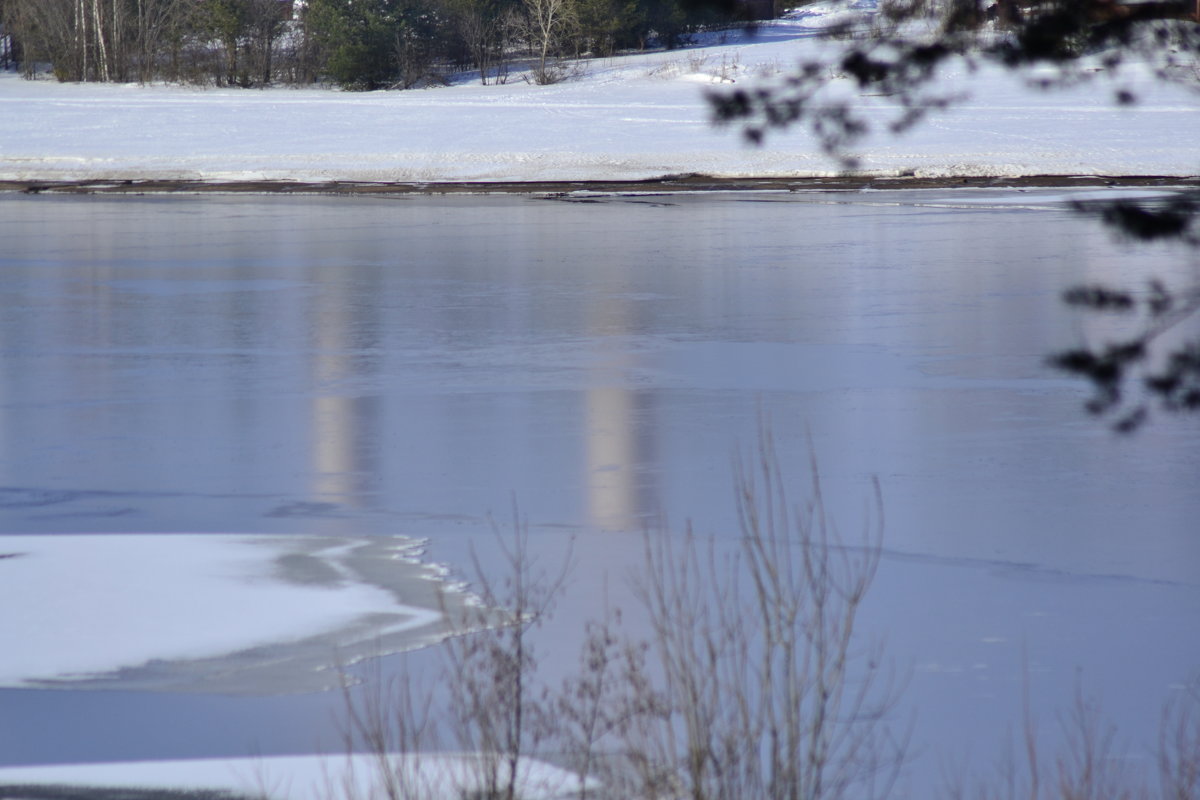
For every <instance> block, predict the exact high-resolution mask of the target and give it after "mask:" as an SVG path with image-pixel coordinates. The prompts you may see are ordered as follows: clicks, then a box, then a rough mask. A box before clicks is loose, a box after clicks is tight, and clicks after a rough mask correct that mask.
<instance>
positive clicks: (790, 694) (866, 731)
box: [626, 428, 905, 800]
mask: <svg viewBox="0 0 1200 800" xmlns="http://www.w3.org/2000/svg"><path fill="white" fill-rule="evenodd" d="M812 469H813V477H812V483H811V486H810V496H809V499H808V502H807V504H806V505H804V506H802V507H798V508H792V507H791V506H790V504H789V501H788V495H787V492H786V491H785V485H784V481H783V477H782V474H781V472H780V469H779V464H778V460H777V458H776V455H775V452H774V449H773V447H772V444H771V438H770V436H769V434H768V433H767V432H766V430H765V428H764V429H763V431H762V432H761V437H760V441H759V444H758V453H757V463H756V465H755V467H754V468H753V469H749V468H745V467H743V468H740V469H739V472H738V479H737V498H738V511H739V519H740V530H741V540H740V541H739V542H738V544H737V546H736V547H735V548H733V550H732V551H731V552H728V553H722V552H721V551H720V550H719V549H718V548H717V546H716V544H715V543H714V542H713V541H709V542H707V543H705V542H703V541H701V540H700V539H699V537H697V536H696V535H695V534H694V533H693V532H692V530H691V529H690V527H689V529H688V530H687V531H686V533H685V534H684V536H683V537H682V539H679V540H676V539H674V538H672V537H671V536H669V535H665V534H659V535H654V536H648V537H647V540H646V561H647V572H646V575H645V577H644V578H643V579H642V580H640V581H639V582H638V584H637V593H638V596H639V598H640V600H641V601H642V603H643V604H644V605H645V608H646V610H647V612H648V614H649V618H650V623H651V626H652V640H651V643H650V647H651V658H650V663H649V674H648V675H642V676H640V677H638V678H637V683H640V685H642V686H643V687H646V688H645V689H644V691H646V690H648V691H649V694H648V695H647V696H646V699H645V702H643V703H642V704H641V707H642V710H643V711H644V712H645V714H644V715H643V717H642V718H641V719H640V720H639V721H637V722H636V724H633V725H631V726H629V728H628V730H627V736H626V756H627V758H628V759H629V767H630V769H631V771H632V773H633V774H634V775H635V776H636V780H637V782H638V784H639V785H638V786H637V787H636V794H637V795H638V796H641V797H646V798H656V797H671V798H676V797H688V798H693V799H694V800H701V798H703V799H704V800H740V799H741V798H770V800H799V799H800V798H803V799H804V800H838V799H840V798H843V797H848V796H853V797H856V798H871V797H882V796H884V795H886V794H887V793H888V791H889V790H890V788H891V784H892V782H893V780H894V778H895V776H896V774H897V772H898V770H899V767H900V765H901V764H902V761H903V756H904V750H905V748H904V741H903V737H894V736H893V735H892V733H891V730H890V728H889V726H888V725H887V723H886V720H885V714H886V713H887V712H888V711H889V710H890V709H891V708H892V707H893V705H894V702H895V700H896V699H897V693H896V691H895V686H894V684H893V683H892V682H891V681H890V680H889V679H888V676H887V675H885V674H884V673H882V672H881V671H880V670H879V669H878V668H877V664H878V657H877V656H878V654H877V653H875V652H874V651H873V650H871V649H863V648H861V647H860V646H859V644H858V641H857V638H856V637H855V624H856V621H857V618H858V612H859V610H860V608H861V606H862V602H863V599H864V598H865V596H866V593H867V589H868V588H869V586H870V584H871V581H872V578H873V577H874V574H875V571H876V568H877V566H878V564H879V554H880V536H881V533H882V500H881V498H880V495H879V490H878V487H876V494H875V498H874V511H875V514H874V515H873V516H872V517H871V518H870V519H868V521H867V522H866V523H864V528H863V532H862V535H861V538H860V539H859V540H858V541H856V542H853V543H848V542H845V541H843V540H842V539H841V538H840V536H839V534H838V531H837V528H836V526H835V524H834V523H833V521H832V520H831V519H830V518H829V517H828V516H827V514H826V510H825V507H824V501H823V497H822V493H821V486H820V481H819V479H818V478H817V472H816V467H815V464H814V465H813V467H812Z"/></svg>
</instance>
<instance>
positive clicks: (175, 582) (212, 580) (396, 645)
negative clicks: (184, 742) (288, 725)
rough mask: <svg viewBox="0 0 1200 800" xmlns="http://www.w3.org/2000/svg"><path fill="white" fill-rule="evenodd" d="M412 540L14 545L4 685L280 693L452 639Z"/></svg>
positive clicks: (9, 546)
mask: <svg viewBox="0 0 1200 800" xmlns="http://www.w3.org/2000/svg"><path fill="white" fill-rule="evenodd" d="M421 547H422V543H421V542H420V541H419V540H415V539H410V538H407V537H362V538H342V537H303V536H238V535H106V536H100V535H94V536H88V535H80V536H0V553H4V554H9V553H12V554H17V553H19V554H21V557H20V558H6V559H2V560H0V603H3V605H4V607H5V608H7V609H10V611H9V612H8V613H6V614H4V615H3V616H0V642H4V643H5V647H4V649H5V658H4V660H3V662H2V663H0V686H15V687H43V688H44V687H61V688H105V689H110V688H121V689H157V690H172V691H214V692H224V693H248V694H273V693H282V692H294V691H312V690H319V689H324V688H330V687H333V686H336V685H337V684H338V670H337V667H338V666H339V665H340V664H348V663H353V662H354V661H358V660H361V659H362V658H366V657H369V656H373V655H382V654H386V653H391V652H398V651H401V650H406V649H412V648H415V647H420V646H422V645H425V644H429V643H432V642H435V641H438V640H440V639H441V638H444V637H445V636H446V635H447V626H446V625H445V616H444V613H443V608H445V609H446V610H449V611H453V610H455V609H457V608H460V607H461V605H462V603H463V602H465V600H466V595H465V594H464V593H463V592H462V591H461V590H459V589H457V588H456V587H453V586H450V585H448V584H447V583H446V582H445V580H444V570H442V569H440V568H439V567H437V566H435V565H431V564H427V563H423V562H422V561H421V560H420V555H421Z"/></svg>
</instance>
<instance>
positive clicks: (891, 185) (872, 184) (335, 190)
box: [0, 175, 1200, 196]
mask: <svg viewBox="0 0 1200 800" xmlns="http://www.w3.org/2000/svg"><path fill="white" fill-rule="evenodd" d="M1064 187H1069V188H1089V187H1105V188H1109V187H1111V188H1125V187H1131V188H1137V187H1193V188H1195V187H1200V177H1197V176H1185V177H1180V176H1169V175H1131V176H1112V177H1109V176H1099V175H1029V176H1025V177H1017V178H1010V177H993V178H987V177H961V178H918V177H912V176H909V177H872V176H843V177H832V178H714V177H710V176H707V175H668V176H665V177H662V178H650V179H647V180H637V181H588V180H580V181H446V182H402V181H397V182H366V181H327V182H306V181H278V180H269V181H268V180H263V181H200V180H183V179H181V180H140V179H138V180H134V179H130V180H86V181H33V180H30V181H0V192H20V193H23V194H118V195H120V194H132V195H144V194H297V195H357V196H386V195H445V194H531V195H532V194H536V195H547V194H549V195H555V194H570V193H572V192H589V193H598V194H640V193H655V192H712V191H721V192H733V191H747V192H754V191H757V192H766V191H786V192H835V191H859V190H862V189H875V190H898V189H954V188H966V189H984V188H988V189H991V188H995V189H1034V188H1064Z"/></svg>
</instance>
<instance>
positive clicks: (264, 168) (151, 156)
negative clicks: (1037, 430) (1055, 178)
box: [0, 4, 1197, 182]
mask: <svg viewBox="0 0 1200 800" xmlns="http://www.w3.org/2000/svg"><path fill="white" fill-rule="evenodd" d="M821 10H822V7H821V6H820V5H819V4H818V5H816V6H810V7H808V9H806V10H805V11H803V12H801V13H798V14H797V15H796V16H795V17H794V18H791V19H786V20H780V21H777V22H775V23H771V24H766V25H764V26H763V27H761V28H760V29H759V30H758V31H757V33H756V34H755V35H753V36H748V35H746V34H745V33H742V32H730V33H728V34H724V35H720V36H716V37H715V38H713V39H712V41H711V42H709V43H708V44H707V45H704V46H695V47H691V48H686V49H683V50H678V51H674V52H656V53H648V54H640V55H633V56H626V57H619V58H613V59H609V60H596V61H588V62H585V63H584V64H583V71H582V75H580V76H579V77H577V78H574V79H571V80H568V81H566V82H563V83H560V84H557V85H552V86H537V85H534V84H532V83H530V82H528V81H526V80H523V79H522V76H521V75H520V74H519V73H516V74H513V75H512V76H510V79H509V81H508V83H506V84H503V85H498V86H481V85H479V84H478V83H474V82H465V80H464V82H462V83H459V84H457V85H453V86H449V87H442V88H430V89H421V90H410V91H380V92H371V93H346V92H340V91H335V90H326V89H288V88H281V89H269V90H265V91H260V90H251V91H245V90H226V89H222V90H216V89H201V88H192V87H178V86H150V87H143V86H136V85H125V86H120V85H78V84H76V85H63V84H58V83H55V82H53V81H51V80H48V79H47V80H38V81H34V82H29V81H25V80H22V79H21V78H19V77H17V76H16V75H15V74H12V73H7V74H4V75H0V180H94V179H189V180H207V181H235V180H302V181H330V180H345V181H405V182H408V181H539V180H634V179H644V178H655V177H661V176H664V175H672V174H680V173H702V174H706V175H712V176H722V177H762V176H770V177H803V176H827V175H830V174H836V172H837V165H836V164H834V163H832V162H831V161H830V160H829V159H827V158H825V157H823V156H822V155H821V154H820V153H818V152H816V150H815V148H814V147H813V145H812V143H811V142H810V141H809V140H807V139H806V138H805V137H804V136H802V135H800V134H791V135H780V136H773V137H771V138H770V139H769V141H768V144H767V146H765V147H763V148H754V147H750V146H747V145H745V144H744V143H743V142H742V140H741V138H740V136H739V134H738V133H737V132H736V131H735V130H732V129H724V130H722V129H719V128H715V127H714V126H713V125H712V123H711V121H710V117H709V111H708V108H707V106H706V104H705V102H704V93H705V92H706V91H710V90H713V89H720V88H721V87H722V86H726V87H727V86H730V85H732V84H734V83H737V84H739V85H745V84H754V83H756V82H762V81H773V80H778V79H779V78H780V77H781V76H782V75H786V73H787V70H788V69H789V67H790V66H792V65H793V64H795V63H796V61H797V60H798V54H799V53H801V52H803V49H804V48H814V47H819V46H821V45H820V42H819V41H818V40H817V39H816V38H815V34H816V33H817V32H818V31H819V30H820V29H821V28H822V27H823V26H825V25H827V24H828V22H829V17H828V15H826V14H823V13H820V12H821ZM945 82H946V85H947V86H953V85H958V84H961V85H962V88H965V89H967V90H968V91H970V92H972V93H973V97H972V98H971V99H969V100H967V101H965V102H964V103H963V104H961V105H960V106H958V107H956V108H954V109H953V110H951V111H950V112H948V113H945V114H939V115H936V116H934V117H933V118H932V119H931V120H930V121H929V122H927V123H926V124H925V125H922V126H918V127H917V128H916V129H915V130H914V131H912V132H911V133H910V134H909V135H906V136H904V137H902V138H899V139H895V140H893V139H891V138H887V137H880V138H878V139H876V140H873V141H870V142H867V143H866V144H865V145H864V146H863V148H862V149H861V151H860V153H861V155H862V156H863V160H862V168H863V169H864V170H866V171H868V172H869V173H872V174H878V175H898V174H912V175H915V176H918V177H922V176H923V177H932V178H938V177H949V176H1023V175H1080V174H1085V175H1171V176H1180V175H1192V174H1194V173H1195V170H1196V161H1197V159H1196V150H1195V146H1194V143H1193V142H1192V136H1191V132H1192V130H1193V129H1194V123H1195V114H1196V96H1195V95H1194V94H1192V93H1190V92H1188V91H1187V90H1185V89H1182V88H1179V87H1172V88H1156V87H1154V86H1152V85H1147V84H1146V82H1145V81H1139V79H1138V76H1137V74H1136V70H1129V75H1128V78H1127V80H1125V81H1124V82H1123V83H1122V84H1120V85H1121V86H1126V87H1129V88H1132V89H1134V90H1136V91H1138V93H1139V95H1140V97H1141V103H1140V104H1139V105H1137V106H1136V107H1135V108H1133V109H1129V108H1117V107H1114V104H1113V102H1112V91H1113V88H1114V87H1113V85H1111V84H1109V83H1107V82H1098V83H1095V84H1091V85H1084V86H1080V87H1078V88H1076V89H1073V90H1071V91H1061V92H1049V93H1043V92H1039V91H1036V90H1032V89H1030V88H1028V87H1027V86H1026V85H1025V84H1024V83H1023V81H1022V79H1021V78H1018V77H1013V76H1009V75H1005V74H1002V73H1000V72H998V71H988V70H984V71H983V72H981V73H979V74H976V75H972V76H970V78H969V79H967V78H966V76H965V75H963V74H954V73H953V72H951V73H949V74H947V75H946V76H945ZM873 102H886V101H885V100H881V99H880V98H874V99H873ZM1084 133H1086V135H1082V134H1084Z"/></svg>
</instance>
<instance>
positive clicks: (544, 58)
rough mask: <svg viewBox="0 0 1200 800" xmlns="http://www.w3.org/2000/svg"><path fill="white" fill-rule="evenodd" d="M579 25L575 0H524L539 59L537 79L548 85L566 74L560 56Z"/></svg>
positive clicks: (529, 37) (527, 25) (524, 23)
mask: <svg viewBox="0 0 1200 800" xmlns="http://www.w3.org/2000/svg"><path fill="white" fill-rule="evenodd" d="M578 26H579V18H578V14H577V13H576V3H575V0H523V15H522V28H523V29H524V33H525V39H526V40H527V41H528V42H529V45H530V47H531V48H532V50H533V54H534V57H535V58H536V59H537V61H536V64H535V65H534V67H533V80H534V83H537V84H539V85H542V86H544V85H546V84H550V83H557V82H558V81H560V80H561V79H562V78H563V77H564V75H565V72H564V70H562V69H561V67H560V64H559V60H558V58H557V57H558V56H559V55H560V54H561V49H562V45H563V42H564V41H565V40H566V39H567V38H568V37H569V36H570V35H571V34H572V33H573V32H574V31H575V30H576V29H577V28H578Z"/></svg>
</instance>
